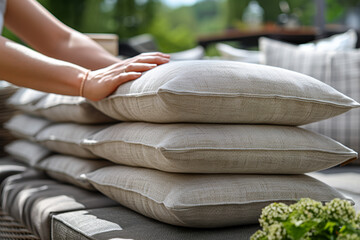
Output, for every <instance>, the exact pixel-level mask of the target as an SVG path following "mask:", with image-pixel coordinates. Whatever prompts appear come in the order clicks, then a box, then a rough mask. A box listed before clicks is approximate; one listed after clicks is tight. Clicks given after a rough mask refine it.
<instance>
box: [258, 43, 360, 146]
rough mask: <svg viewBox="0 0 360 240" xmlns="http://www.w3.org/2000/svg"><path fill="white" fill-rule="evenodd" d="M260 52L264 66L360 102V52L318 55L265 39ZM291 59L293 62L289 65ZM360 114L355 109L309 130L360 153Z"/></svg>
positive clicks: (319, 123) (309, 126) (319, 53)
mask: <svg viewBox="0 0 360 240" xmlns="http://www.w3.org/2000/svg"><path fill="white" fill-rule="evenodd" d="M260 50H261V51H262V52H263V53H264V63H265V64H267V65H271V66H276V67H281V68H286V69H290V70H294V71H297V72H300V73H304V74H307V75H309V76H313V77H316V78H317V79H319V80H321V81H322V82H324V83H326V84H328V85H330V86H332V87H334V88H336V89H337V90H339V91H340V92H342V93H345V94H346V95H348V96H350V97H351V98H353V99H355V100H356V101H359V100H360V84H359V78H360V68H359V65H360V51H359V50H352V51H342V52H334V51H330V52H329V51H328V52H321V51H318V52H314V51H305V50H302V49H301V48H298V47H297V46H294V45H291V44H287V43H283V42H279V41H275V40H271V39H267V38H262V39H260ZM289 56H292V57H291V61H289V60H288V59H289ZM359 122H360V110H359V109H355V110H353V111H350V112H348V113H345V114H343V115H340V116H337V117H335V118H331V119H329V120H325V121H321V122H317V123H314V124H311V125H307V126H305V127H306V128H308V129H310V130H313V131H316V132H319V133H321V134H325V135H327V136H329V137H331V138H333V139H335V140H337V141H339V142H341V143H343V144H344V145H346V146H348V147H350V148H352V149H354V150H355V151H359V150H360V124H359Z"/></svg>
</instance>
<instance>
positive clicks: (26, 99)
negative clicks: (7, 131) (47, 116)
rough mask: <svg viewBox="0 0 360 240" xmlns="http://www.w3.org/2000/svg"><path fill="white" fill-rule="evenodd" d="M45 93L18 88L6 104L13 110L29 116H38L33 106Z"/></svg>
mask: <svg viewBox="0 0 360 240" xmlns="http://www.w3.org/2000/svg"><path fill="white" fill-rule="evenodd" d="M46 94H47V93H45V92H41V91H37V90H33V89H29V88H19V89H18V90H17V91H16V92H15V93H14V94H13V95H12V96H11V97H10V98H9V99H8V101H7V103H8V104H9V105H10V106H12V107H14V108H15V109H18V110H21V111H23V112H25V113H29V114H31V115H39V113H38V112H36V111H35V110H36V108H35V105H36V103H37V102H38V101H40V99H41V98H42V97H45V96H46Z"/></svg>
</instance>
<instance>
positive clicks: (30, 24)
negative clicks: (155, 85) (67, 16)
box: [5, 0, 121, 70]
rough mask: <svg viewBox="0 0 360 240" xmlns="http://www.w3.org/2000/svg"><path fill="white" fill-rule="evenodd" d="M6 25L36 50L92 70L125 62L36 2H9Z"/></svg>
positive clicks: (28, 0) (9, 0) (26, 0)
mask: <svg viewBox="0 0 360 240" xmlns="http://www.w3.org/2000/svg"><path fill="white" fill-rule="evenodd" d="M5 26H6V27H7V28H9V29H10V30H11V31H12V32H14V33H15V34H16V35H17V36H18V37H20V38H21V39H22V40H23V41H24V42H25V43H27V44H28V45H29V46H31V47H32V48H33V49H35V50H36V51H39V52H41V53H43V54H44V55H47V56H50V57H53V58H56V59H60V60H64V61H68V62H71V63H74V64H77V65H79V66H82V67H85V68H88V69H92V70H95V69H99V68H104V67H107V66H109V65H111V64H114V63H117V62H120V61H121V60H120V59H118V58H116V57H114V56H112V55H111V54H109V53H108V52H107V51H106V50H104V49H103V48H102V47H100V46H99V45H98V44H97V43H95V42H94V41H92V40H91V39H90V38H88V37H87V36H86V35H84V34H81V33H79V32H77V31H75V30H74V29H71V28H69V27H68V26H66V25H65V24H63V23H62V22H60V21H59V20H58V19H56V18H55V17H54V16H53V15H51V14H50V13H49V12H48V11H47V10H46V9H45V8H44V7H42V6H41V5H40V4H39V3H38V2H36V1H35V0H8V2H7V8H6V12H5Z"/></svg>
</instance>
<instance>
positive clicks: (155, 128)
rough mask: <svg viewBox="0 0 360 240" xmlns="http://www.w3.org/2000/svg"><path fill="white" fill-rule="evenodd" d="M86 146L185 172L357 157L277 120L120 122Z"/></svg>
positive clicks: (282, 168) (123, 160)
mask: <svg viewBox="0 0 360 240" xmlns="http://www.w3.org/2000/svg"><path fill="white" fill-rule="evenodd" d="M82 146H85V147H86V148H87V149H88V150H90V151H91V152H92V153H93V154H94V155H97V156H99V157H102V158H105V159H108V160H111V161H113V162H114V163H118V164H124V165H129V166H140V167H147V168H154V169H158V170H162V171H166V172H180V173H270V174H271V173H272V174H275V173H278V174H293V173H305V172H311V171H317V170H322V169H326V168H329V167H332V166H335V165H338V164H339V163H342V162H346V161H348V160H353V159H355V158H356V157H357V154H356V152H354V151H353V150H351V149H349V148H347V147H345V146H343V145H341V144H339V143H338V142H336V141H334V140H332V139H330V138H327V137H324V136H322V135H319V134H316V133H313V132H310V131H307V130H305V129H301V128H297V127H289V126H275V125H235V124H227V125H224V124H215V125H214V124H195V123H194V124H180V123H178V124H153V123H142V122H135V123H119V124H115V125H112V126H110V127H107V128H105V129H103V130H100V131H99V132H97V133H95V134H93V135H92V136H91V137H90V138H87V139H85V140H84V141H83V144H82Z"/></svg>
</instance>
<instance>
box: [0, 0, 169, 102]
mask: <svg viewBox="0 0 360 240" xmlns="http://www.w3.org/2000/svg"><path fill="white" fill-rule="evenodd" d="M5 26H6V27H7V28H8V29H10V30H11V31H12V32H14V33H15V34H16V35H17V36H19V37H20V38H21V39H22V40H23V41H24V42H25V43H27V44H28V45H29V46H31V47H32V48H33V49H34V50H32V49H29V48H27V47H25V46H22V45H19V44H17V43H14V42H12V41H10V40H8V39H6V38H4V37H0V56H6V57H0V78H1V79H5V80H7V81H9V82H11V83H13V84H16V85H18V86H23V87H28V88H33V89H36V90H41V91H45V92H52V93H58V94H65V95H72V96H78V95H79V94H80V86H81V82H82V81H83V79H84V77H85V74H86V73H87V72H88V71H89V70H90V72H89V74H88V77H87V79H86V81H85V85H84V91H83V96H84V97H86V98H88V99H90V100H94V101H98V100H101V99H103V98H105V97H106V96H108V95H109V94H111V93H112V92H113V91H115V90H116V88H117V87H118V86H119V85H121V84H122V83H125V82H127V81H131V80H134V79H136V78H138V77H140V76H141V73H142V72H144V71H148V70H150V69H152V68H154V67H156V66H158V65H160V64H164V63H167V62H169V55H167V54H163V53H145V54H141V55H138V56H136V57H134V58H130V59H127V60H119V59H118V58H116V57H114V56H112V55H111V54H109V53H108V52H106V51H105V50H104V49H103V48H101V47H100V46H99V45H98V44H96V43H95V42H94V41H92V40H91V39H90V38H88V37H87V36H85V35H83V34H81V33H79V32H77V31H75V30H73V29H71V28H69V27H67V26H66V25H64V24H63V23H61V22H60V21H59V20H57V19H56V18H55V17H54V16H52V15H51V14H50V13H49V12H48V11H47V10H46V9H44V8H43V7H42V6H41V5H40V4H39V3H37V2H36V1H35V0H8V1H7V8H6V12H5Z"/></svg>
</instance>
